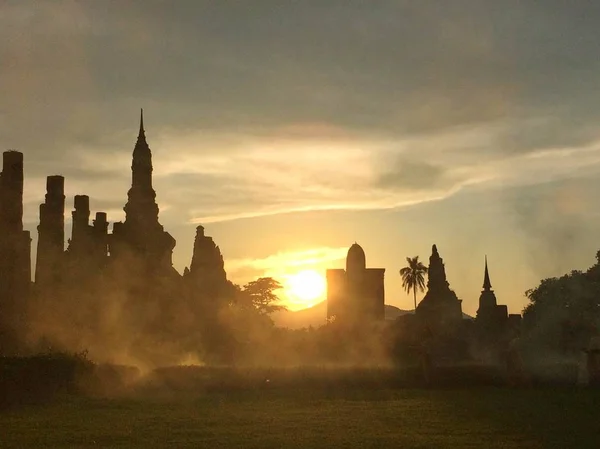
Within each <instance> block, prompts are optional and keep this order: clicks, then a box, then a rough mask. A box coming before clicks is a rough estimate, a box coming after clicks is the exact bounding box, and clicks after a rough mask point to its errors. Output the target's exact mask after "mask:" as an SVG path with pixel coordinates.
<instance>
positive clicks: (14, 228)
mask: <svg viewBox="0 0 600 449" xmlns="http://www.w3.org/2000/svg"><path fill="white" fill-rule="evenodd" d="M2 156H3V157H2V163H3V165H2V167H3V168H2V178H1V180H2V183H1V184H2V228H3V229H2V231H3V232H4V233H5V234H16V233H18V232H21V231H22V230H23V153H19V152H18V151H5V152H4V154H3V155H2Z"/></svg>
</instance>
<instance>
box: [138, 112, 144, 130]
mask: <svg viewBox="0 0 600 449" xmlns="http://www.w3.org/2000/svg"><path fill="white" fill-rule="evenodd" d="M142 134H144V109H143V108H140V134H139V135H142Z"/></svg>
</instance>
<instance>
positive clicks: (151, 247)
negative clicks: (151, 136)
mask: <svg viewBox="0 0 600 449" xmlns="http://www.w3.org/2000/svg"><path fill="white" fill-rule="evenodd" d="M131 172H132V180H131V188H130V189H129V192H127V197H128V200H127V204H126V205H125V207H124V208H123V210H124V211H125V222H124V223H120V222H119V223H115V224H114V225H113V233H112V235H111V236H110V238H109V244H108V247H109V252H110V255H111V258H114V259H115V260H116V261H117V262H122V263H123V265H124V266H127V265H129V264H130V263H131V262H132V261H135V262H137V263H141V264H142V265H143V267H142V270H143V271H144V272H148V273H150V272H152V273H161V274H163V275H168V274H174V273H173V272H174V268H173V262H172V256H173V248H175V239H174V238H173V237H172V236H171V234H169V233H168V232H166V231H165V230H164V228H163V226H162V225H161V224H160V223H159V221H158V205H157V204H156V192H155V191H154V189H153V187H152V153H151V151H150V147H149V146H148V143H147V142H146V134H145V130H144V118H143V115H142V116H140V130H139V134H138V138H137V142H136V144H135V148H134V149H133V162H132V164H131ZM169 272H171V273H169Z"/></svg>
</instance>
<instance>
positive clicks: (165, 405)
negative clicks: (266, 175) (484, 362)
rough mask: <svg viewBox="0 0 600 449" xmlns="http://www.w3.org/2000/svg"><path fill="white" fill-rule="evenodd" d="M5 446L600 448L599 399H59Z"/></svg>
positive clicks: (369, 393) (536, 394)
mask: <svg viewBox="0 0 600 449" xmlns="http://www.w3.org/2000/svg"><path fill="white" fill-rule="evenodd" d="M0 447H1V448H84V447H89V448H95V447H115V448H138V447H139V448H155V447H169V448H199V447H207V448H236V447H248V448H307V447H326V448H341V447H344V448H348V447H361V448H388V447H402V448H446V447H447V448H475V447H478V448H509V447H520V448H521V447H522V448H598V447H600V391H598V390H595V391H593V390H583V389H575V388H570V389H548V388H545V389H542V388H538V389H523V390H519V389H508V388H474V389H455V390H427V389H395V390H390V389H362V390H360V389H359V390H348V389H335V388H334V389H307V388H298V389H294V388H285V389H277V388H265V389H253V390H237V391H230V392H227V391H220V392H208V393H203V394H198V395H196V396H193V395H190V394H189V392H188V393H185V392H181V393H178V394H177V395H173V394H172V395H169V396H168V397H161V398H159V396H155V397H154V399H148V398H140V397H137V398H135V397H132V398H128V399H85V398H63V399H62V400H60V401H57V402H55V403H53V404H51V405H40V406H24V407H21V408H18V409H13V410H10V411H5V412H1V413H0Z"/></svg>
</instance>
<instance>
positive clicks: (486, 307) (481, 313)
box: [477, 256, 508, 324]
mask: <svg viewBox="0 0 600 449" xmlns="http://www.w3.org/2000/svg"><path fill="white" fill-rule="evenodd" d="M507 319H508V307H507V306H505V305H498V302H497V300H496V294H495V293H494V291H493V290H492V283H491V281H490V273H489V271H488V263H487V256H486V258H485V271H484V274H483V290H482V291H481V295H480V296H479V308H478V309H477V320H479V321H481V322H482V323H484V324H492V323H503V322H505V321H506V320H507Z"/></svg>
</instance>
